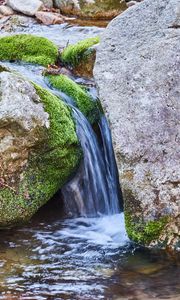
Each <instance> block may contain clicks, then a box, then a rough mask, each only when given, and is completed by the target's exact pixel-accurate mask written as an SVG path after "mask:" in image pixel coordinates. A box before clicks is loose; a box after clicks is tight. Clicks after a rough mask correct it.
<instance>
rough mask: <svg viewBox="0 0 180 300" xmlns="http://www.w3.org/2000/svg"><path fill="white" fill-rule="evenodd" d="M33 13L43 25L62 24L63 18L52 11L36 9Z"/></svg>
mask: <svg viewBox="0 0 180 300" xmlns="http://www.w3.org/2000/svg"><path fill="white" fill-rule="evenodd" d="M35 15H36V18H37V20H38V21H40V22H42V23H43V24H44V25H53V24H62V23H63V22H64V19H63V17H62V16H61V15H60V14H56V13H52V12H46V11H38V12H37V13H36V14H35Z"/></svg>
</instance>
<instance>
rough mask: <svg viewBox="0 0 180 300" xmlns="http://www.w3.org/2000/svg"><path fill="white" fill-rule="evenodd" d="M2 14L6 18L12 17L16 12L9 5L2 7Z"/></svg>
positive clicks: (0, 11) (0, 9)
mask: <svg viewBox="0 0 180 300" xmlns="http://www.w3.org/2000/svg"><path fill="white" fill-rule="evenodd" d="M0 14H2V15H4V16H11V15H13V14H14V11H13V9H12V8H11V7H9V6H7V5H0Z"/></svg>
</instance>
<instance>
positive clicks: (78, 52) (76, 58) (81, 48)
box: [61, 37, 100, 67]
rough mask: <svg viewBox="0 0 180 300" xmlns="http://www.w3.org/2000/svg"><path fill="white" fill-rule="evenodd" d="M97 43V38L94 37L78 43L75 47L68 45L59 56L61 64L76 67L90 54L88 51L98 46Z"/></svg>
mask: <svg viewBox="0 0 180 300" xmlns="http://www.w3.org/2000/svg"><path fill="white" fill-rule="evenodd" d="M99 41H100V39H99V37H94V38H88V39H85V40H83V41H80V42H78V43H77V44H75V45H69V46H68V47H67V48H65V49H64V51H63V52H62V54H61V60H62V62H63V63H65V64H67V65H70V66H72V67H75V66H77V65H78V64H79V62H80V61H81V60H83V59H86V58H87V57H88V55H90V54H91V51H88V49H89V48H90V47H92V46H93V45H95V44H98V43H99Z"/></svg>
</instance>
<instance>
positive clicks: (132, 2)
mask: <svg viewBox="0 0 180 300" xmlns="http://www.w3.org/2000/svg"><path fill="white" fill-rule="evenodd" d="M135 4H137V2H136V1H129V2H128V3H127V7H131V6H133V5H135Z"/></svg>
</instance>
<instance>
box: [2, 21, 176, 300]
mask: <svg viewBox="0 0 180 300" xmlns="http://www.w3.org/2000/svg"><path fill="white" fill-rule="evenodd" d="M55 28H56V30H57V32H58V28H59V30H61V29H62V26H59V27H57V26H56V27H55ZM45 29H46V30H45ZM66 29H68V28H66ZM70 29H71V30H72V32H73V27H70ZM39 30H40V27H32V30H31V31H33V33H36V31H39ZM51 30H52V31H53V30H54V28H53V27H48V30H47V27H45V26H43V27H41V32H39V34H40V35H46V36H48V35H49V36H51V37H52V36H53V34H52V32H51ZM87 30H89V32H91V31H90V29H87V28H84V32H86V31H87ZM82 31H83V29H82ZM78 32H79V29H78ZM42 33H43V34H42ZM93 34H94V29H93ZM93 34H92V35H93ZM77 36H78V33H77ZM77 36H76V35H74V34H73V39H75V38H77ZM53 39H54V40H58V41H59V39H60V37H58V35H57V34H56V35H54V37H53ZM64 39H66V38H64ZM59 45H60V42H59ZM7 65H9V66H10V67H12V68H15V69H17V70H18V71H19V72H20V73H22V74H23V75H24V76H26V77H27V78H29V79H31V80H33V81H35V82H36V83H38V84H40V85H41V86H43V87H45V88H48V89H51V88H50V87H49V86H48V85H47V83H46V81H44V78H43V77H42V75H41V73H42V70H43V69H42V68H41V67H34V66H31V65H28V64H15V65H14V64H7ZM52 92H53V93H55V94H56V95H57V96H61V97H62V98H63V99H64V101H66V102H68V103H69V105H72V106H73V102H72V99H70V98H69V97H67V96H66V95H63V94H62V93H59V92H58V91H56V90H54V89H53V90H52ZM90 92H94V90H93V89H90ZM73 113H74V117H75V119H76V123H77V134H78V137H79V139H80V142H81V146H82V148H83V150H84V160H83V162H82V164H81V166H80V168H79V170H78V173H77V174H76V177H75V178H74V179H72V180H71V181H70V182H69V183H68V184H67V185H66V186H65V187H64V188H63V189H62V191H61V193H59V194H57V196H56V199H54V200H53V201H52V202H50V203H49V204H47V205H46V206H45V207H44V208H42V209H41V210H40V212H39V213H38V214H37V215H36V216H35V217H34V218H33V219H32V220H31V221H30V222H29V224H27V226H24V227H21V228H16V229H10V230H5V231H2V232H1V234H0V299H32V300H33V299H37V300H41V299H43V300H44V299H59V300H60V299H69V300H76V299H79V300H96V299H114V300H119V299H129V300H136V299H137V300H138V299H139V300H141V299H142V300H146V299H154V298H155V299H179V295H180V292H179V290H178V288H179V286H178V277H179V275H180V271H179V269H178V261H177V258H174V257H167V255H165V254H164V253H163V252H151V251H148V250H145V249H140V248H137V247H135V246H134V245H132V243H130V241H129V239H128V237H127V234H126V231H125V227H124V215H123V213H120V212H119V211H120V208H121V207H120V206H122V204H121V203H120V202H119V199H120V190H119V185H118V180H117V169H116V163H115V158H114V154H113V149H112V141H111V134H110V131H109V127H108V124H107V120H106V119H105V117H102V118H101V120H100V122H99V132H100V133H101V139H100V140H99V139H98V137H97V135H96V134H95V132H94V131H93V129H92V127H91V126H90V124H89V123H88V122H87V120H86V118H85V117H84V116H83V115H82V114H81V113H80V112H79V110H78V109H77V108H76V107H73ZM63 205H64V206H63ZM70 216H79V217H76V218H70ZM92 216H93V217H92ZM95 216H96V217H95Z"/></svg>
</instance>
